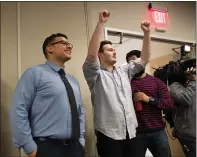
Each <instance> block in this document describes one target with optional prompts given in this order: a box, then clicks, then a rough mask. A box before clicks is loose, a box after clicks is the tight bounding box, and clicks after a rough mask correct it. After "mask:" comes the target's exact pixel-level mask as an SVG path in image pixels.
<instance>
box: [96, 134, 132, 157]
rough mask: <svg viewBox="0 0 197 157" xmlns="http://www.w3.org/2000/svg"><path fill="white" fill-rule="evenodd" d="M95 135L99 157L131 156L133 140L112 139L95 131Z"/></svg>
mask: <svg viewBox="0 0 197 157" xmlns="http://www.w3.org/2000/svg"><path fill="white" fill-rule="evenodd" d="M96 136H97V143H96V146H97V152H98V154H99V156H100V157H133V154H132V150H133V145H134V140H133V139H129V138H128V135H127V139H125V140H114V139H112V138H109V137H107V136H105V135H104V134H102V133H101V132H99V131H96Z"/></svg>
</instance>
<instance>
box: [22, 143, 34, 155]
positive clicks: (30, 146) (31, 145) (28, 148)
mask: <svg viewBox="0 0 197 157" xmlns="http://www.w3.org/2000/svg"><path fill="white" fill-rule="evenodd" d="M35 149H37V145H36V143H35V142H34V141H33V140H31V141H29V142H27V143H26V144H25V145H23V150H24V151H25V153H26V154H27V155H28V154H30V153H31V152H33V151H34V150H35Z"/></svg>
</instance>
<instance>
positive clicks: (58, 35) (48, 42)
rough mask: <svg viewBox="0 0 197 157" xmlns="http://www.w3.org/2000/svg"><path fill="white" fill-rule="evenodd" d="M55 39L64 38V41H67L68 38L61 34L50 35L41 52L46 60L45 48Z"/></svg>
mask: <svg viewBox="0 0 197 157" xmlns="http://www.w3.org/2000/svg"><path fill="white" fill-rule="evenodd" d="M56 37H64V38H66V39H68V37H67V36H66V35H65V34H62V33H56V34H52V35H50V36H49V37H47V38H46V39H45V40H44V42H43V44H42V50H43V53H44V56H45V57H46V58H47V52H46V47H47V46H48V45H49V44H50V43H51V42H53V40H54V39H55V38H56Z"/></svg>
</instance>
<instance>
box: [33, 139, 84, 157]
mask: <svg viewBox="0 0 197 157" xmlns="http://www.w3.org/2000/svg"><path fill="white" fill-rule="evenodd" d="M35 142H36V144H37V146H38V150H37V154H36V157H85V149H84V148H83V146H82V145H81V144H80V142H74V143H71V144H68V145H67V144H66V145H65V143H64V142H63V141H58V140H49V139H47V140H35Z"/></svg>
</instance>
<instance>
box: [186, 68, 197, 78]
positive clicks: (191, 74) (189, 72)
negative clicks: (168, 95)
mask: <svg viewBox="0 0 197 157" xmlns="http://www.w3.org/2000/svg"><path fill="white" fill-rule="evenodd" d="M195 71H196V68H193V67H191V68H187V70H186V74H187V79H188V80H190V81H191V80H193V81H194V80H196V75H194V73H195Z"/></svg>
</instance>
